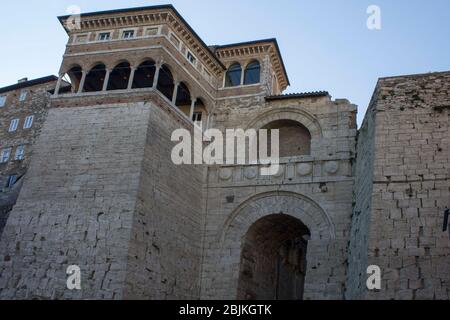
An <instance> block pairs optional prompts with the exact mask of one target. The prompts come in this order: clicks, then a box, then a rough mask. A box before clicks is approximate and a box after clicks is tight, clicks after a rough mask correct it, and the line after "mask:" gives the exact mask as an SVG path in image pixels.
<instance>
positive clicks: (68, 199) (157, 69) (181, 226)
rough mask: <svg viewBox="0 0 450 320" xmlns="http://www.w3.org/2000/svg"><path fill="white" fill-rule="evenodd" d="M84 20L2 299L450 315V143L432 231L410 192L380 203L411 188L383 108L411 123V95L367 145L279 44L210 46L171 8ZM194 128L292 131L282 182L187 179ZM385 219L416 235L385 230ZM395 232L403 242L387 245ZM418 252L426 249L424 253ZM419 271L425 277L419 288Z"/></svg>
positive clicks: (208, 175) (17, 226)
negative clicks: (180, 139)
mask: <svg viewBox="0 0 450 320" xmlns="http://www.w3.org/2000/svg"><path fill="white" fill-rule="evenodd" d="M80 19H81V21H80V24H79V28H74V26H76V27H77V24H76V23H75V24H73V19H72V18H71V17H68V16H66V17H60V21H61V23H62V25H63V26H64V28H65V29H66V30H67V32H68V35H69V41H68V44H67V48H66V52H65V54H64V57H63V62H62V65H61V68H60V74H59V80H58V81H57V84H56V89H55V93H54V95H53V96H52V98H51V102H50V108H49V110H48V114H47V116H46V120H45V122H44V124H43V127H42V130H41V133H40V135H39V138H38V139H37V141H36V143H35V145H34V147H33V148H34V152H33V158H32V161H31V164H30V168H29V170H28V173H27V175H26V176H25V179H24V184H23V188H22V191H21V192H20V195H19V199H18V201H17V204H16V205H15V207H14V209H13V211H12V213H11V215H10V217H9V219H8V222H7V225H6V227H5V230H4V233H3V236H2V238H1V241H0V297H1V298H4V299H7V298H16V299H18V298H27V299H32V298H42V299H76V298H83V299H236V298H238V299H346V298H351V299H363V298H411V297H410V296H409V293H411V294H412V297H413V298H414V297H415V298H421V297H423V298H430V299H432V298H441V299H448V298H449V297H448V294H449V288H448V280H449V277H445V272H444V273H439V277H438V276H433V275H432V274H431V273H432V272H435V271H436V270H437V269H439V270H443V268H445V267H446V266H447V265H448V261H449V246H448V242H446V241H448V234H446V233H442V232H438V229H439V228H441V227H442V216H443V209H444V206H445V201H446V200H448V194H447V193H446V192H445V191H444V189H443V186H445V185H446V184H447V185H448V181H449V180H448V179H449V172H448V168H449V165H448V160H449V159H448V155H449V149H448V143H447V144H445V143H443V142H441V145H440V149H441V151H439V153H437V154H436V159H439V165H440V167H439V168H437V167H436V168H435V167H432V168H435V169H436V170H437V171H438V172H439V176H438V173H433V174H434V175H435V176H431V175H430V176H428V175H427V174H425V173H421V174H419V173H417V177H420V175H423V176H424V179H426V181H432V182H433V183H434V185H433V188H440V187H442V188H441V189H439V190H440V191H439V192H440V193H439V200H437V199H435V198H433V199H435V202H434V204H435V206H434V207H433V206H430V207H426V208H433V209H434V211H433V210H431V209H430V210H428V214H429V215H430V219H429V220H428V219H427V220H420V217H417V219H415V220H414V219H411V220H408V219H407V218H406V217H409V215H410V214H411V215H412V211H413V210H412V209H411V207H412V204H413V203H412V202H411V203H410V202H408V204H406V202H402V203H401V204H400V203H395V204H394V197H395V196H396V197H399V195H395V192H396V191H393V192H392V199H390V200H392V201H388V202H386V203H384V204H381V202H382V201H383V199H384V198H382V197H381V198H378V197H377V192H378V188H381V189H383V188H384V189H386V190H385V191H384V193H382V194H383V196H384V195H385V193H387V192H388V190H391V188H392V185H393V184H391V182H392V181H394V180H392V179H393V176H394V174H389V175H387V174H385V173H384V172H383V168H385V166H387V165H388V164H389V165H391V166H392V170H393V171H395V170H394V166H396V165H397V163H395V162H392V164H390V163H387V162H386V161H385V162H383V161H382V160H381V154H384V152H386V157H388V156H389V157H391V156H393V154H394V153H395V152H397V154H398V157H399V158H402V157H403V154H402V152H406V150H405V149H404V148H403V149H401V148H399V147H398V146H397V149H395V150H391V151H385V150H384V149H383V147H381V148H380V147H377V148H376V146H379V145H380V143H381V141H387V140H388V137H390V134H391V132H389V131H387V132H384V131H383V128H384V126H388V124H387V122H388V121H394V120H393V119H390V118H389V113H390V112H391V111H390V110H389V109H378V105H379V103H381V102H382V101H384V103H387V102H389V103H390V104H391V105H392V106H394V105H395V106H396V107H398V105H397V104H396V103H395V99H397V98H399V97H400V98H399V99H401V100H400V101H402V104H404V105H405V106H404V108H407V106H409V104H408V102H407V100H406V99H405V97H406V96H409V95H410V94H411V93H410V90H406V91H404V92H403V93H402V94H404V97H403V96H399V95H397V93H400V91H401V90H400V89H402V88H403V85H402V84H399V85H398V88H395V89H387V90H386V91H385V92H386V94H383V95H382V96H381V98H374V101H373V107H371V109H370V111H369V113H368V116H367V120H366V124H365V126H364V127H363V129H362V130H361V131H360V132H359V133H358V131H357V125H356V114H357V107H356V106H355V105H353V104H351V103H350V102H349V101H347V100H345V99H338V100H333V99H332V98H331V96H330V95H329V93H328V92H322V91H321V92H314V93H302V94H292V95H283V91H284V90H285V89H286V88H287V86H288V85H289V79H288V76H287V71H286V68H285V66H284V63H283V59H282V56H281V53H280V50H279V47H278V45H277V42H276V40H275V39H266V40H260V41H251V42H246V43H237V44H230V45H224V46H207V45H206V44H205V43H204V42H203V41H202V40H201V39H200V37H199V36H198V35H197V34H196V33H195V32H194V31H193V30H192V28H191V27H190V26H189V25H188V23H187V22H186V21H185V20H184V19H183V18H182V17H181V16H180V14H179V13H178V12H177V11H176V10H175V9H174V8H173V7H172V6H155V7H143V8H132V9H125V10H114V11H105V12H97V13H87V14H83V15H81V18H80ZM429 77H432V76H423V78H424V79H425V80H424V83H425V85H426V84H429V85H430V87H427V88H426V95H427V97H430V100H427V99H424V100H423V103H422V104H421V108H423V109H424V110H426V111H424V112H425V113H426V112H428V113H431V114H432V115H431V116H430V117H432V118H433V119H435V118H434V116H433V114H434V112H437V111H435V109H433V108H434V107H437V105H439V106H438V109H439V111H440V113H439V117H440V118H439V123H440V125H441V127H440V128H439V130H432V129H431V128H432V127H431V126H427V128H428V129H427V130H430V132H428V134H430V135H431V136H430V137H428V138H425V137H422V136H421V138H420V139H419V137H418V135H419V134H420V135H422V134H423V133H422V132H421V131H420V128H423V127H424V126H419V125H417V126H416V127H414V128H415V129H414V130H417V132H414V133H417V136H414V137H411V141H413V140H414V141H416V139H417V140H418V141H421V142H420V143H422V142H423V143H425V142H424V141H427V142H426V144H427V145H428V144H429V141H433V142H434V141H446V140H445V138H446V137H448V121H447V122H445V121H444V120H448V108H447V107H448V105H449V104H448V93H449V92H448V90H446V89H442V88H448V84H449V82H450V81H449V78H448V74H446V73H444V74H442V76H439V77H437V78H436V79H438V80H439V81H438V80H436V79H435V78H432V79H433V80H432V81H431V80H430V78H429ZM427 79H428V80H430V81H428V80H427ZM435 80H436V81H435ZM439 83H440V85H439ZM446 86H447V87H446ZM381 87H383V90H384V85H382V86H381ZM416 90H419V91H420V92H421V90H420V88H419V89H416ZM383 92H384V91H383ZM412 95H413V96H415V94H414V93H413V94H412ZM377 96H378V93H377V94H376V96H375V97H377ZM385 96H386V98H385ZM419 96H420V93H419ZM446 99H447V100H446ZM438 102H439V103H438ZM385 105H388V104H385ZM380 108H383V107H380ZM371 110H383V112H384V115H385V118H380V119H379V120H376V118H377V117H378V115H377V114H375V113H374V112H373V111H371ZM421 110H422V109H421ZM416 111H417V110H414V112H416ZM380 112H381V111H380ZM419 118H420V116H419V115H417V117H416V118H414V119H419ZM420 119H421V118H420ZM436 119H437V118H436ZM417 121H419V120H417ZM420 121H422V120H420ZM436 121H437V120H436ZM375 122H376V123H377V126H379V127H377V128H381V129H378V130H375V129H374V125H373V123H375ZM384 122H386V124H385V125H384V124H383V123H384ZM405 125H406V124H405ZM411 125H412V124H411ZM180 128H184V129H186V130H188V131H190V132H192V133H194V132H199V130H202V131H206V130H208V129H211V128H215V129H219V130H221V131H222V132H225V131H226V129H230V128H235V129H244V130H246V129H257V130H258V129H279V130H280V156H281V159H280V169H279V170H278V172H277V173H276V174H275V175H273V176H264V175H261V172H260V168H261V166H259V165H255V164H248V165H210V166H208V165H175V164H174V163H173V161H172V160H171V154H172V149H173V147H174V146H175V143H174V142H172V141H171V137H172V133H173V132H174V131H175V130H177V129H180ZM406 129H408V128H405V130H406ZM393 130H394V129H393ZM411 130H412V129H411ZM411 133H412V132H411ZM446 133H447V136H446V135H445V134H446ZM408 134H409V132H406V133H402V134H400V133H399V135H402V137H403V135H408ZM434 134H436V135H434ZM439 134H440V135H441V136H439ZM378 136H380V137H381V136H383V138H382V139H384V140H381V138H380V139H377V138H376V137H378ZM447 142H448V141H447ZM420 143H419V145H420ZM380 146H381V145H380ZM392 148H395V147H394V146H392ZM429 148H430V149H431V147H429ZM425 150H428V149H427V147H424V152H425ZM378 155H379V156H380V159H379V160H375V159H378V158H377V156H378ZM438 156H440V157H439V158H438ZM383 157H384V156H383ZM419 160H420V161H423V163H425V162H426V161H428V160H429V159H428V158H419ZM377 161H379V162H377ZM398 161H400V160H398ZM411 161H413V160H411ZM427 165H429V164H428V163H425V166H427ZM436 166H437V165H436ZM416 169H417V170H419V168H416ZM420 169H422V168H420ZM425 169H426V168H425ZM425 169H424V170H425ZM430 169H431V168H430ZM405 170H407V169H406V168H405ZM411 170H412V169H411ZM439 170H440V171H439ZM380 171H381V172H382V173H381V175H382V176H384V177H387V176H389V177H390V179H391V180H380V181H382V182H383V183H385V185H382V184H379V183H378V182H379V180H376V179H378V178H377V174H378V172H380ZM372 173H374V175H372ZM397 173H398V174H399V175H400V171H398V172H397ZM411 174H412V175H415V174H413V173H411ZM405 177H406V171H405ZM386 179H387V178H386ZM405 179H406V178H405ZM408 179H409V178H408ZM395 181H397V180H395ZM399 181H403V180H399ZM408 183H412V181H410V180H408ZM417 183H422V182H420V180H419V181H418V182H417ZM430 183H431V182H430ZM395 186H399V187H400V184H398V185H397V184H395ZM417 186H418V185H414V187H417ZM427 186H429V185H427ZM402 187H403V186H402ZM424 188H425V186H424ZM381 189H380V190H381ZM414 190H417V192H416V193H414V192H415V191H413V196H412V197H411V198H416V199H421V198H419V195H422V193H423V192H425V191H423V192H419V189H414ZM420 190H428V189H420ZM431 191H433V190H430V192H431ZM398 192H400V191H398ZM426 192H428V191H426ZM431 193H432V195H433V196H435V197H438V194H437V192H431ZM411 198H409V200H410V201H412V199H411ZM395 199H397V198H395ZM377 201H378V202H377ZM418 201H419V200H418ZM427 204H428V205H430V204H431V202H430V203H427ZM379 205H380V206H381V205H383V206H384V205H385V206H386V210H387V211H388V212H389V214H390V210H391V209H392V210H393V211H395V210H397V211H396V212H397V214H400V217H398V216H393V217H389V215H387V216H383V217H382V218H379V216H378V215H379V213H380V212H379V210H380V209H379V208H378V206H379ZM424 208H425V207H424ZM403 210H404V211H405V212H404V213H403ZM419 210H420V208H419V207H417V214H418V215H419ZM431 211H433V212H431ZM403 214H404V215H405V218H403ZM397 218H398V219H400V220H399V222H398V223H401V224H402V225H401V226H400V228H401V230H402V231H401V232H396V231H395V229H394V226H395V223H396V222H395V219H397ZM383 219H386V220H383ZM372 221H375V222H373V223H371V222H372ZM386 221H387V224H388V225H391V227H390V228H388V227H386V228H385V230H384V229H383V230H384V231H383V232H384V233H383V236H382V237H381V238H379V235H378V234H377V233H376V232H377V231H378V230H379V229H377V228H384V226H383V225H382V223H384V222H386ZM420 223H424V224H425V225H424V226H423V229H420ZM416 227H418V228H419V229H418V232H419V234H418V235H417V237H416V234H415V232H416V231H417V230H416V229H417V228H416ZM390 237H392V239H395V240H398V239H403V240H404V243H403V245H404V250H398V252H397V251H393V250H391V249H390V248H391V247H390V246H391V242H389V247H388V246H381V245H380V243H381V242H382V241H383V243H385V242H386V241H391V238H390ZM410 238H413V239H418V242H416V247H415V248H416V249H417V250H410V249H411V248H410V247H409V246H408V245H409V243H410V242H407V239H410ZM421 238H423V239H422V241H427V240H424V239H425V238H426V239H428V242H425V243H424V242H420V241H421V240H420V239H421ZM392 241H393V240H392ZM408 241H409V240H408ZM399 242H400V240H399ZM386 243H387V242H386ZM395 243H397V242H395ZM444 244H445V245H446V246H444ZM425 246H426V247H425ZM421 248H423V250H421ZM425 248H428V249H425ZM383 250H384V251H383ZM427 254H428V256H427ZM381 256H382V257H383V258H381V259H380V257H381ZM411 257H412V258H411ZM421 257H423V261H422V260H421V259H422V258H421ZM427 257H429V258H427ZM391 258H392V259H393V261H394V260H395V261H398V259H400V264H397V265H396V270H397V271H399V272H400V277H399V278H398V279H397V280H396V279H393V278H391V276H389V277H390V278H386V279H383V281H389V284H386V285H385V286H384V287H383V289H382V290H381V291H380V292H378V293H377V294H373V295H372V294H369V293H367V291H365V290H364V286H365V282H366V279H367V274H366V269H367V266H368V264H369V262H370V263H372V262H373V263H375V264H377V263H378V264H379V265H380V267H382V268H383V270H387V271H390V270H391V269H392V268H394V267H392V266H391V264H389V263H390V262H389V259H391ZM402 259H404V260H402ZM424 261H425V262H424ZM422 263H423V264H422ZM446 263H447V265H446ZM413 264H414V265H416V266H417V267H416V268H417V270H420V272H419V274H418V275H419V276H418V277H415V276H414V275H412V276H411V277H409V276H410V275H411V274H410V272H409V270H410V268H411V266H412V265H413ZM70 265H77V266H79V267H80V268H81V271H82V290H80V291H77V290H75V291H71V290H68V289H67V285H66V281H67V277H68V276H67V274H66V271H67V267H68V266H70ZM422 265H423V266H422ZM425 266H429V268H428V269H427V268H426V267H425ZM404 270H406V271H404ZM428 272H429V274H428ZM425 273H427V275H426V276H425ZM388 274H389V273H388ZM428 275H429V276H428ZM427 279H429V281H430V282H428V280H427ZM438 279H440V281H441V282H440V285H439V286H437V282H438ZM420 281H422V282H420ZM446 281H447V282H446ZM383 283H385V282H383ZM432 284H436V286H433V285H432ZM430 288H431V289H430Z"/></svg>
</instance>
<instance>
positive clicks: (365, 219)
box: [346, 95, 376, 300]
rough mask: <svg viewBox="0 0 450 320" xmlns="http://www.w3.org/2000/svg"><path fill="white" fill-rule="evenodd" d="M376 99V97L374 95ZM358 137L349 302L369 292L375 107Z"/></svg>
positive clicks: (349, 270)
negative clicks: (367, 285)
mask: <svg viewBox="0 0 450 320" xmlns="http://www.w3.org/2000/svg"><path fill="white" fill-rule="evenodd" d="M375 97H376V95H375ZM375 103H376V98H374V100H373V101H372V103H371V107H369V109H368V112H367V115H366V118H365V120H364V123H363V125H362V127H361V129H360V130H359V132H358V136H357V151H358V152H357V156H356V159H355V164H354V166H353V175H354V176H355V185H354V187H353V214H352V226H351V234H350V243H349V256H348V272H347V283H346V299H349V300H353V299H358V298H360V297H361V296H363V295H364V293H365V292H366V290H367V287H366V281H367V267H368V256H367V251H368V248H369V227H370V215H371V212H372V210H371V208H372V192H373V170H374V157H375V155H374V151H375V150H374V148H375V138H374V131H375V121H374V120H375V114H374V112H375V111H374V109H373V105H374V104H375Z"/></svg>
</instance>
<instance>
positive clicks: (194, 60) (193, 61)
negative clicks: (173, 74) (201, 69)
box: [187, 51, 197, 65]
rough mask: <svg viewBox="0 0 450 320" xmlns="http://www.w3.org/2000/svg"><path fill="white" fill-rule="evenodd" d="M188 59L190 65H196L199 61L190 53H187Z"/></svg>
mask: <svg viewBox="0 0 450 320" xmlns="http://www.w3.org/2000/svg"><path fill="white" fill-rule="evenodd" d="M187 59H188V60H189V62H190V63H192V64H193V65H195V63H196V62H197V59H196V58H195V57H194V55H193V54H192V53H190V52H189V51H188V53H187Z"/></svg>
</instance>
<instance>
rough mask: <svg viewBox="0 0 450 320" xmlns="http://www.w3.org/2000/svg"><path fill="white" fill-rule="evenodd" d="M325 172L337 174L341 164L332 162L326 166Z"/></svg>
mask: <svg viewBox="0 0 450 320" xmlns="http://www.w3.org/2000/svg"><path fill="white" fill-rule="evenodd" d="M325 171H326V172H327V173H329V174H335V173H337V172H338V171H339V163H338V162H336V161H330V162H327V163H326V164H325Z"/></svg>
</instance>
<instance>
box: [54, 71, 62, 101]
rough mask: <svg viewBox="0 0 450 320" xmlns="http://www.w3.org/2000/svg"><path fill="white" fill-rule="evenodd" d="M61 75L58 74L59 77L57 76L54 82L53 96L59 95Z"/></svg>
mask: <svg viewBox="0 0 450 320" xmlns="http://www.w3.org/2000/svg"><path fill="white" fill-rule="evenodd" d="M63 76H64V75H62V74H60V75H59V77H58V82H56V87H55V93H54V96H58V95H59V89H60V88H61V82H62V77H63Z"/></svg>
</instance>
